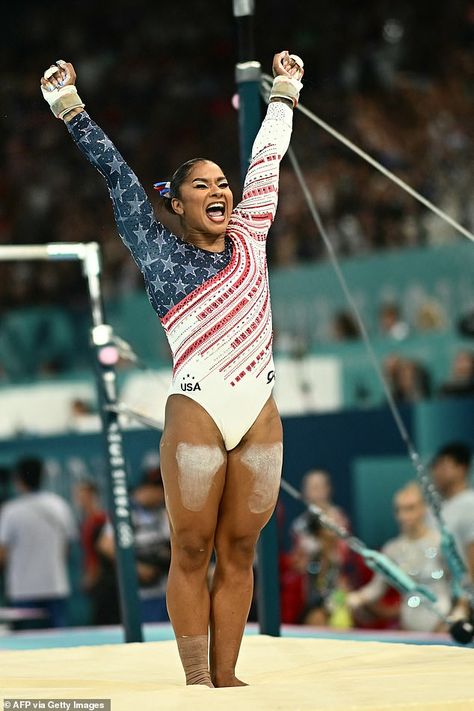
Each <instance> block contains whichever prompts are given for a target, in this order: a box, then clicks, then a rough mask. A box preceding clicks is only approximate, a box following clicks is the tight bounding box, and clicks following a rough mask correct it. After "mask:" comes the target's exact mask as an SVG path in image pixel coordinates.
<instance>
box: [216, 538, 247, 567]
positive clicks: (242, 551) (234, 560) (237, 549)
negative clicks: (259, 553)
mask: <svg viewBox="0 0 474 711" xmlns="http://www.w3.org/2000/svg"><path fill="white" fill-rule="evenodd" d="M256 545H257V537H256V536H254V535H252V536H239V537H233V538H230V539H226V540H225V541H219V542H216V555H217V562H218V564H219V566H221V567H223V568H228V569H232V570H240V571H242V570H250V569H251V568H252V565H253V562H254V559H255V548H256Z"/></svg>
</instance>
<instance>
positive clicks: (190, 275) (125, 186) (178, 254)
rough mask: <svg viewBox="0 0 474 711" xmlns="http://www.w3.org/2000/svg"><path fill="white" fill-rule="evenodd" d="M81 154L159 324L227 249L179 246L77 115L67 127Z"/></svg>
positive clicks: (112, 151) (100, 136)
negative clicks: (104, 195) (95, 175)
mask: <svg viewBox="0 0 474 711" xmlns="http://www.w3.org/2000/svg"><path fill="white" fill-rule="evenodd" d="M66 125H67V128H68V131H69V133H70V134H71V136H72V138H73V139H74V141H75V143H76V144H77V146H78V148H79V149H80V150H81V152H82V153H83V154H84V155H85V156H86V158H87V159H88V160H89V161H90V162H91V163H92V165H94V166H95V167H96V168H97V170H98V171H99V173H100V174H101V175H102V176H103V177H104V178H105V180H106V182H107V186H108V188H109V193H110V197H111V200H112V204H113V209H114V216H115V222H116V224H117V229H118V232H119V234H120V237H121V239H122V241H123V243H124V244H125V245H126V247H128V249H129V250H130V252H131V253H132V256H133V258H134V260H135V262H136V263H137V265H138V267H139V269H140V271H141V272H142V274H143V279H144V281H145V287H146V290H147V293H148V298H149V299H150V302H151V304H152V306H153V308H154V309H155V311H156V312H157V314H158V316H159V317H160V318H163V316H165V315H166V313H167V312H168V311H169V310H170V309H171V308H172V307H173V306H175V305H176V304H178V303H179V302H180V301H182V299H184V298H185V297H186V296H188V294H190V293H191V292H192V291H194V290H195V289H196V288H197V287H198V286H200V285H201V284H203V283H204V282H205V281H207V280H208V279H210V278H212V277H213V276H215V275H216V274H217V273H218V272H220V271H221V270H222V269H224V268H225V267H226V266H227V264H228V263H229V261H230V257H231V254H232V243H231V241H230V239H229V238H228V237H226V240H225V249H224V251H223V252H217V253H215V252H208V251H206V250H203V249H199V247H195V246H194V245H192V244H188V243H187V242H183V240H181V239H180V238H179V237H177V236H176V235H174V234H173V233H172V232H170V231H169V230H168V229H166V227H165V226H164V225H162V224H161V222H159V221H158V220H157V219H156V217H155V215H154V212H153V207H152V205H151V203H150V201H149V199H148V197H147V194H146V193H145V190H144V189H143V187H142V186H141V184H140V181H139V180H138V178H137V176H136V175H135V173H134V172H133V171H132V169H131V168H130V167H129V166H128V165H127V163H126V162H125V161H124V159H123V158H122V156H121V155H120V153H119V152H118V150H117V149H116V148H115V146H114V144H113V143H112V141H111V140H110V138H108V137H107V136H106V135H105V133H104V132H103V131H102V129H101V128H100V127H99V126H98V125H97V124H96V123H95V122H94V121H92V119H91V118H90V116H89V115H88V114H87V113H86V112H85V111H82V112H81V113H79V114H77V116H74V118H73V119H72V120H71V121H69V123H67V124H66Z"/></svg>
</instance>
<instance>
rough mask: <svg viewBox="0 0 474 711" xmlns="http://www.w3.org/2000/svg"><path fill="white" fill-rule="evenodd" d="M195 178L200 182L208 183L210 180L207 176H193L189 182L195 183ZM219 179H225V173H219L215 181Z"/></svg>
mask: <svg viewBox="0 0 474 711" xmlns="http://www.w3.org/2000/svg"><path fill="white" fill-rule="evenodd" d="M196 180H200V181H201V182H202V183H209V182H210V179H209V178H193V179H192V181H191V182H192V183H195V182H196ZM219 180H227V178H226V177H225V175H220V176H219V177H218V178H217V181H219Z"/></svg>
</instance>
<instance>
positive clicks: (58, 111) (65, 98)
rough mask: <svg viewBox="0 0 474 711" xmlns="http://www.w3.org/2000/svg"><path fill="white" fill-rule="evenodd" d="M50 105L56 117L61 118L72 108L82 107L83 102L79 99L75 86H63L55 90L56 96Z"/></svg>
mask: <svg viewBox="0 0 474 711" xmlns="http://www.w3.org/2000/svg"><path fill="white" fill-rule="evenodd" d="M50 106H51V111H52V112H53V114H54V115H55V116H56V118H59V119H62V118H64V116H65V115H66V114H67V113H68V112H69V111H71V110H72V109H78V108H82V109H83V108H84V106H85V104H84V103H83V102H82V101H81V97H80V96H79V94H78V93H77V89H76V87H75V86H63V87H62V88H61V89H58V90H57V91H56V96H55V97H54V100H53V102H52V103H51V104H50Z"/></svg>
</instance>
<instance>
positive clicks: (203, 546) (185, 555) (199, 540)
mask: <svg viewBox="0 0 474 711" xmlns="http://www.w3.org/2000/svg"><path fill="white" fill-rule="evenodd" d="M212 548H213V540H212V537H211V536H207V535H204V534H199V533H197V532H195V531H184V532H180V533H175V534H174V535H173V537H172V541H171V550H172V559H173V562H175V563H176V564H177V565H178V566H179V567H180V568H181V569H182V570H183V571H185V572H187V573H192V572H196V571H199V570H204V571H207V567H208V565H209V560H210V558H211V554H212Z"/></svg>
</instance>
